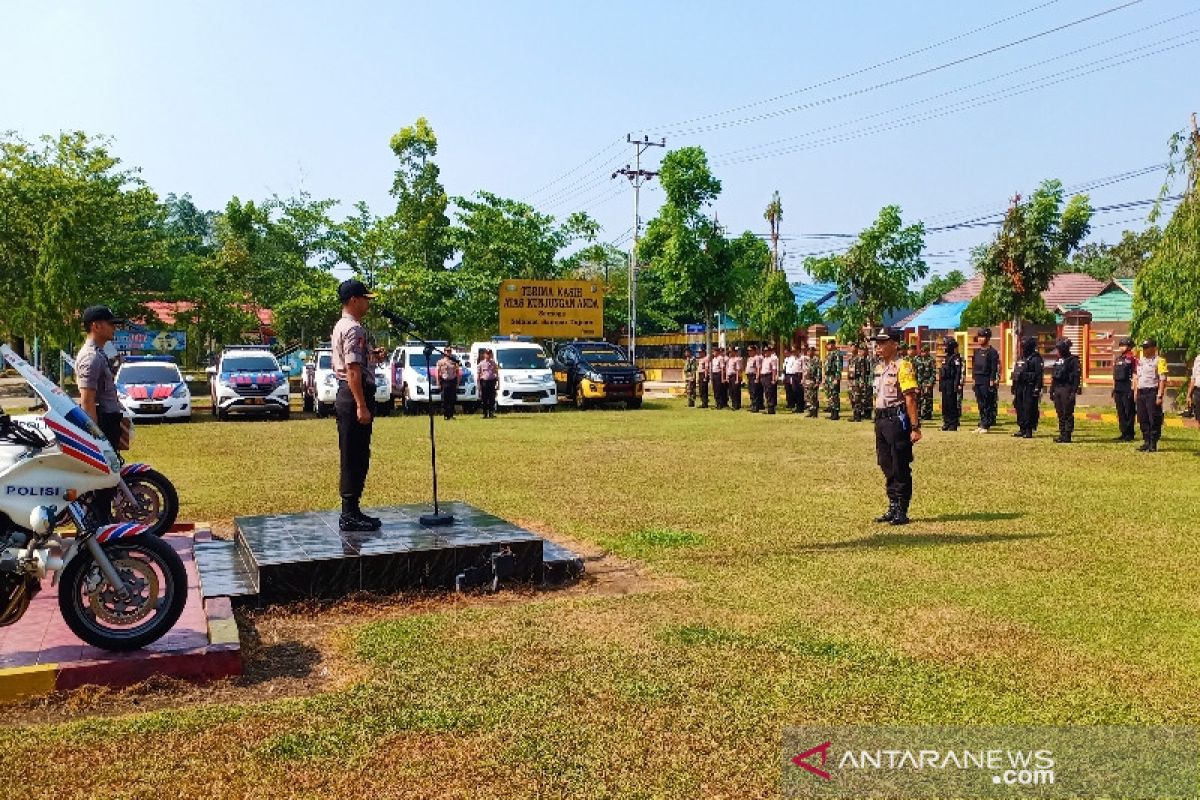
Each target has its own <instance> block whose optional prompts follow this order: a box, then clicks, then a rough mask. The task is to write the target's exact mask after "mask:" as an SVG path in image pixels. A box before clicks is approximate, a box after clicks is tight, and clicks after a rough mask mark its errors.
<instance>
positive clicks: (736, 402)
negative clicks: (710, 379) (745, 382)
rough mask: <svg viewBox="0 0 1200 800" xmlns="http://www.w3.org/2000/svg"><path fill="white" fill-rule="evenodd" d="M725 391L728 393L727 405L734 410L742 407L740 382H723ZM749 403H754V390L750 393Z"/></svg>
mask: <svg viewBox="0 0 1200 800" xmlns="http://www.w3.org/2000/svg"><path fill="white" fill-rule="evenodd" d="M725 392H726V393H727V394H728V395H729V407H730V408H732V409H733V410H734V411H740V410H741V408H742V382H741V381H737V382H736V383H727V384H725ZM750 404H751V405H753V404H754V392H751V393H750Z"/></svg>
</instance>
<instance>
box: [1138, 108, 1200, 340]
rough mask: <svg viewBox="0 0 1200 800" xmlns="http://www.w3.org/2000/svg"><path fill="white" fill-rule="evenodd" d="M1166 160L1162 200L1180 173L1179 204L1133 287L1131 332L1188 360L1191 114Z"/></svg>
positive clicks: (1192, 277)
mask: <svg viewBox="0 0 1200 800" xmlns="http://www.w3.org/2000/svg"><path fill="white" fill-rule="evenodd" d="M1170 155H1171V168H1170V170H1169V177H1168V180H1167V183H1166V184H1165V185H1164V186H1163V192H1162V194H1163V196H1165V195H1166V193H1167V191H1168V190H1169V188H1170V185H1171V183H1172V182H1173V181H1172V179H1173V178H1174V177H1175V176H1176V175H1177V174H1179V172H1181V171H1182V172H1184V173H1185V176H1186V185H1185V188H1184V193H1183V200H1182V202H1181V203H1180V204H1179V206H1178V207H1177V208H1176V209H1175V212H1174V213H1173V214H1172V215H1171V219H1170V220H1169V221H1168V222H1167V225H1166V228H1164V229H1163V233H1162V239H1161V241H1159V242H1158V244H1157V246H1156V247H1155V248H1154V253H1153V255H1151V257H1150V260H1149V261H1148V262H1147V263H1146V265H1145V267H1143V269H1142V270H1141V272H1139V273H1138V276H1137V280H1136V281H1135V282H1134V290H1133V330H1134V334H1135V335H1136V336H1138V337H1142V336H1153V337H1154V338H1156V339H1157V340H1158V343H1159V346H1160V347H1164V348H1171V347H1182V348H1186V350H1187V354H1188V355H1189V356H1191V355H1194V354H1195V353H1196V351H1197V349H1200V128H1198V127H1197V125H1196V116H1195V115H1194V114H1193V115H1192V131H1191V134H1190V135H1186V134H1184V133H1182V132H1180V133H1176V134H1175V135H1173V136H1172V137H1171V141H1170ZM1157 212H1158V208H1156V209H1155V214H1154V215H1152V221H1153V219H1156V218H1157Z"/></svg>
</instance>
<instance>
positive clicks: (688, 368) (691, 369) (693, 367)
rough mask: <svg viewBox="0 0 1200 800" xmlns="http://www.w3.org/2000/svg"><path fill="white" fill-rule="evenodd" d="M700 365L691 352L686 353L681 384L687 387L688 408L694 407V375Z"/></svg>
mask: <svg viewBox="0 0 1200 800" xmlns="http://www.w3.org/2000/svg"><path fill="white" fill-rule="evenodd" d="M699 369H700V365H699V363H698V362H697V361H696V356H695V354H694V353H692V351H691V350H688V351H687V361H685V362H683V383H684V386H686V387H687V399H688V408H694V407H695V406H696V375H697V373H698V372H699Z"/></svg>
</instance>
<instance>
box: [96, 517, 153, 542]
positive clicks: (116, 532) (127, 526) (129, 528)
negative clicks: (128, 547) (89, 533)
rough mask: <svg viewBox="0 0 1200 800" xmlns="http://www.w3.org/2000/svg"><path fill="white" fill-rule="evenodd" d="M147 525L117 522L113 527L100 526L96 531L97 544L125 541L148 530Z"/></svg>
mask: <svg viewBox="0 0 1200 800" xmlns="http://www.w3.org/2000/svg"><path fill="white" fill-rule="evenodd" d="M150 527H151V526H149V525H144V524H142V523H140V522H118V523H115V524H113V525H101V526H100V529H99V530H98V531H96V541H97V542H111V541H113V540H115V539H127V538H129V537H130V536H138V535H140V534H143V533H145V532H146V531H148V530H150Z"/></svg>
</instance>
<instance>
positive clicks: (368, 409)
mask: <svg viewBox="0 0 1200 800" xmlns="http://www.w3.org/2000/svg"><path fill="white" fill-rule="evenodd" d="M372 297H374V295H372V294H370V293H369V292H368V291H367V287H366V286H364V285H363V282H362V281H360V280H355V279H350V280H347V281H342V284H341V285H340V286H338V299H339V300H341V302H342V317H341V319H339V320H338V321H337V324H336V325H334V326H333V333H332V334H331V335H330V343H331V345H332V348H333V371H334V374H335V375H336V376H337V381H338V390H337V396H336V397H335V398H334V402H333V409H334V412H335V413H336V414H337V426H338V449H339V451H340V453H341V477H340V482H339V491H340V492H341V495H342V515H341V518H340V520H339V523H340V526H341V529H342V530H344V531H375V530H379V526H380V524H381V523H380V520H379V518H378V517H369V516H367V515H366V514H364V513H363V512H362V509H361V508H359V500H360V499H361V498H362V493H363V486H364V484H366V482H367V470H368V469H369V468H370V466H371V422H372V419H373V418H374V415H375V370H373V369H372V368H371V357H372V355H374V356H375V358H376V359H378V358H379V355H380V354H379V353H378V352H376V353H374V354H372V353H369V352H368V351H367V332H366V330H365V329H364V328H363V326H362V323H361V322H360V320H361V319H362V318H363V316H364V315H365V314H366V313H367V309H368V308H369V307H370V304H371V298H372Z"/></svg>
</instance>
